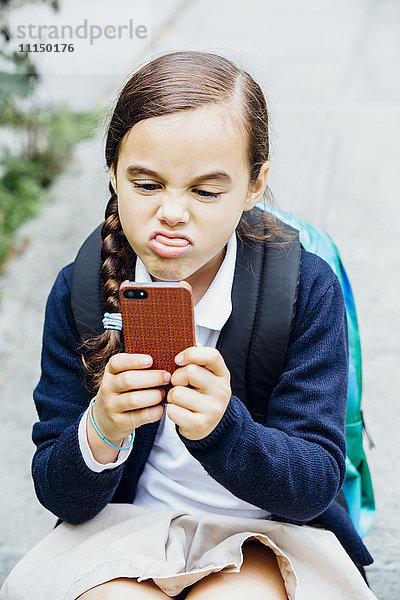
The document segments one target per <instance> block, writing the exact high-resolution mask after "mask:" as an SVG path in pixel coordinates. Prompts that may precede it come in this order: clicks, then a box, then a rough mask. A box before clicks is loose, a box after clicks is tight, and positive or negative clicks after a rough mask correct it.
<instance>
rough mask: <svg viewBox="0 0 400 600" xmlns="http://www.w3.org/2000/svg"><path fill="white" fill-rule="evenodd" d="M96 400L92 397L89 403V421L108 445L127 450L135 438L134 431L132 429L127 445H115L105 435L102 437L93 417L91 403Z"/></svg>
mask: <svg viewBox="0 0 400 600" xmlns="http://www.w3.org/2000/svg"><path fill="white" fill-rule="evenodd" d="M95 400H96V397H94V398H92V399H91V401H90V404H89V418H90V421H91V423H92V425H93V427H94V429H95V431H96V433H97V434H98V435H99V436H100V437H101V439H102V440H103V442H105V443H106V444H108V445H109V446H112V447H113V448H116V449H117V450H129V448H130V447H131V446H132V444H133V441H134V439H135V431H132V433H131V441H130V442H129V444H128V445H127V446H117V445H116V444H113V443H112V442H110V441H109V440H108V439H107V438H106V437H104V435H103V434H102V433H101V431H100V429H99V428H98V427H97V425H96V423H95V422H94V418H93V412H92V411H93V404H94V401H95Z"/></svg>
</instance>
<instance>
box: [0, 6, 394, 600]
mask: <svg viewBox="0 0 400 600" xmlns="http://www.w3.org/2000/svg"><path fill="white" fill-rule="evenodd" d="M151 4H152V7H151V8H152V11H151V13H152V17H153V18H154V19H156V21H155V23H156V26H155V27H154V28H153V37H152V40H151V44H150V45H149V46H148V47H147V49H146V50H145V51H143V52H145V53H151V55H152V56H155V55H159V54H161V53H164V52H166V51H173V50H180V49H197V50H207V51H215V52H217V53H221V54H224V55H225V56H227V57H228V58H232V59H233V60H235V61H236V62H237V63H238V64H240V65H241V66H242V67H243V68H245V69H247V70H249V71H250V72H251V74H252V75H253V76H254V77H255V79H256V80H257V81H259V83H260V84H261V85H262V87H263V89H264V91H265V93H266V96H267V101H268V103H269V107H270V112H271V122H272V135H271V144H272V153H271V163H272V165H271V169H270V187H271V189H272V191H273V193H274V196H275V199H276V201H277V203H278V204H279V206H280V207H282V208H284V209H286V210H289V211H292V212H295V213H296V214H298V215H299V216H301V217H303V218H305V219H307V220H309V221H310V222H311V223H313V224H315V225H317V226H320V227H322V228H324V229H326V230H327V231H328V233H329V234H330V235H331V236H332V237H333V238H334V239H335V241H336V243H337V245H338V247H339V248H340V250H341V254H342V258H343V261H344V264H345V266H346V269H347V271H348V274H349V277H350V281H351V283H352V287H353V292H354V294H355V299H356V304H357V309H358V315H359V322H360V323H359V324H360V331H361V342H362V350H363V360H364V407H365V413H366V419H367V423H368V426H369V429H370V430H371V433H372V436H373V438H374V441H375V443H376V448H375V449H374V450H373V451H369V452H368V458H369V463H370V466H371V469H372V476H373V480H374V484H375V488H376V502H377V509H378V510H377V517H376V520H375V523H374V525H373V527H372V529H371V532H370V533H369V534H368V535H367V538H366V543H367V545H368V547H369V549H370V551H371V553H372V555H373V556H374V558H375V562H374V564H373V565H372V566H371V567H369V568H368V569H367V574H368V577H369V580H370V582H371V586H372V589H373V591H374V592H375V594H376V596H377V598H378V599H379V600H389V599H392V598H396V597H398V596H400V544H399V542H398V540H399V539H400V535H399V534H400V525H399V519H398V507H399V500H398V498H399V492H400V485H399V477H398V475H397V476H396V473H395V470H396V469H397V473H398V464H399V458H400V457H399V454H400V452H399V442H398V439H399V436H398V434H397V424H398V423H399V416H400V415H399V411H400V409H399V402H398V389H400V385H399V384H400V381H399V379H400V377H399V369H398V368H397V360H398V359H399V358H400V346H399V342H398V332H399V325H400V323H399V321H400V311H399V303H398V300H397V299H398V292H399V278H398V275H399V272H400V268H399V267H400V258H399V252H398V243H399V242H398V240H399V239H400V238H399V233H400V226H399V222H400V205H399V203H398V197H399V192H400V183H399V179H398V177H397V176H396V172H397V170H398V157H399V150H400V142H399V140H400V135H399V134H400V109H399V97H400V83H399V79H398V77H396V74H397V73H396V71H395V66H394V65H395V64H397V61H396V59H397V58H398V57H399V55H400V52H399V50H400V48H399V46H400V35H399V33H400V7H399V5H398V3H397V2H396V1H395V0H392V1H382V2H377V1H374V0H369V1H367V0H365V1H362V0H354V1H352V2H348V1H346V0H338V2H335V3H330V2H328V1H327V0H323V1H318V2H317V1H316V0H305V1H304V2H301V3H298V2H295V1H294V0H287V1H285V2H278V1H277V0H275V1H270V0H263V1H261V0H248V1H247V2H246V3H243V2H239V1H237V0H229V1H228V0H220V1H219V2H218V3H216V2H215V1H212V0H191V1H190V0H188V1H186V2H185V1H183V2H171V1H170V0H167V1H164V2H162V1H161V0H158V1H154V2H152V3H151ZM141 51H142V50H141ZM144 57H145V54H143V53H142V54H141V56H139V55H137V56H132V60H131V61H129V60H127V56H124V57H123V60H124V65H126V72H128V71H129V70H131V69H133V68H134V67H135V64H137V63H139V62H141V61H142V60H143V59H144ZM90 81H91V80H90V78H88V79H87V86H88V88H87V89H88V94H87V95H86V94H85V89H84V88H83V89H82V90H81V93H80V96H81V97H83V98H85V97H87V98H91V100H90V101H91V102H92V103H93V102H95V101H97V102H98V103H101V104H104V103H109V102H111V98H112V96H113V94H114V93H115V91H116V90H117V88H118V86H119V85H120V83H121V78H120V76H119V75H118V76H117V77H115V78H114V77H111V76H107V77H104V78H103V81H102V85H100V83H98V87H97V88H96V90H98V92H97V96H96V99H95V98H94V95H93V92H90V93H89V87H91V85H90ZM96 81H97V80H96ZM44 84H45V85H47V86H49V87H48V88H47V93H51V85H52V84H51V78H50V79H48V80H47V81H46V82H44ZM96 85H97V84H96ZM70 102H71V104H72V105H73V102H74V99H73V98H71V99H70ZM98 133H99V134H98V136H97V137H96V139H95V140H92V141H86V142H84V143H83V144H81V145H80V146H79V147H78V148H77V153H76V158H75V162H74V163H73V164H72V165H71V167H70V169H69V170H68V171H66V172H65V173H64V174H63V175H62V176H61V178H60V179H59V180H58V182H57V183H56V186H55V192H56V194H57V201H56V202H55V203H54V204H52V205H49V206H48V207H47V208H46V210H45V211H44V213H43V214H42V215H41V216H40V217H38V218H35V219H33V220H32V221H31V222H29V223H27V224H25V225H24V226H23V228H21V231H20V232H19V236H18V237H19V239H20V240H24V239H27V240H28V245H27V246H26V249H25V250H24V251H23V253H22V254H21V255H19V256H17V257H16V258H14V259H13V261H12V262H10V263H9V265H8V268H7V271H6V273H5V274H4V275H3V276H2V277H1V278H0V287H1V293H2V303H1V307H0V323H1V331H2V337H1V340H0V356H1V361H0V363H1V366H0V368H1V374H0V377H1V378H2V379H1V380H0V385H1V387H0V394H1V402H0V411H1V420H2V423H3V436H2V438H1V442H0V443H1V452H0V467H1V473H2V481H3V485H4V488H3V489H4V490H6V493H5V494H2V497H1V498H0V510H1V515H2V523H1V525H0V558H1V559H2V567H1V579H3V578H4V576H5V575H6V574H7V572H8V571H9V570H10V568H11V567H12V566H13V564H15V562H16V560H18V558H19V557H20V556H21V555H22V554H23V553H24V552H26V550H27V549H28V548H30V547H31V546H32V545H33V544H34V543H35V542H36V541H38V540H39V539H40V538H41V537H43V535H44V534H45V533H47V532H48V531H49V530H50V529H51V527H52V526H53V524H54V521H55V519H54V517H53V516H52V515H50V514H49V513H47V512H46V511H45V510H44V509H43V508H42V507H41V506H40V505H39V504H38V502H37V501H36V499H35V497H34V494H33V490H32V484H31V480H30V473H29V468H30V460H31V456H32V453H33V445H32V443H31V442H30V432H31V427H32V423H33V422H34V420H35V418H36V415H35V412H34V408H33V404H32V399H31V395H32V389H33V388H34V386H35V385H36V383H37V380H38V377H39V372H40V371H39V358H40V356H39V355H40V345H41V331H42V325H43V316H44V304H45V301H46V297H47V295H48V292H49V290H50V288H51V285H52V283H53V281H54V279H55V277H56V275H57V273H58V271H59V269H60V268H62V267H63V266H64V265H65V264H67V263H68V262H71V261H72V260H73V259H74V257H75V254H76V251H77V249H78V248H79V246H80V243H81V241H82V240H83V239H84V238H85V236H86V235H87V234H88V233H89V232H90V231H91V230H92V229H93V228H94V227H95V226H96V225H97V224H98V223H99V222H100V220H101V219H102V217H103V211H104V206H105V201H106V197H107V185H106V181H107V178H106V173H105V170H104V167H103V158H102V139H101V136H102V131H100V130H99V132H98Z"/></svg>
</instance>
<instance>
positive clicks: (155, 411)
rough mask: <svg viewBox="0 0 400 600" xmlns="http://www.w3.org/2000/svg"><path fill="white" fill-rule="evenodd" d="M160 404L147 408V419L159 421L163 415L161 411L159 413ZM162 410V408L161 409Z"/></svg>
mask: <svg viewBox="0 0 400 600" xmlns="http://www.w3.org/2000/svg"><path fill="white" fill-rule="evenodd" d="M159 407H160V405H157V406H151V407H150V408H148V409H147V414H148V417H149V419H151V422H152V423H154V422H155V421H159V420H160V419H161V417H162V415H163V413H161V415H160V408H159ZM163 412H164V409H163Z"/></svg>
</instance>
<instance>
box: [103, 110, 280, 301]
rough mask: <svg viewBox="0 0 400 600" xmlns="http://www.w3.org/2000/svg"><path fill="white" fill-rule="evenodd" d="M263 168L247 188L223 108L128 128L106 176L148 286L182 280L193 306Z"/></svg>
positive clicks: (239, 145)
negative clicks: (189, 290)
mask: <svg viewBox="0 0 400 600" xmlns="http://www.w3.org/2000/svg"><path fill="white" fill-rule="evenodd" d="M268 168H269V163H265V164H264V165H263V167H262V169H261V171H260V175H259V178H258V181H257V184H256V185H255V186H254V187H253V188H252V189H249V167H248V163H247V157H246V146H245V139H244V136H243V134H242V133H240V132H239V131H238V128H237V127H235V126H234V125H233V123H232V121H231V117H230V110H229V109H228V108H226V107H224V106H222V105H218V104H213V105H206V106H204V107H200V108H196V109H194V110H189V111H183V112H181V113H174V114H171V115H165V116H161V117H152V118H149V119H146V120H144V121H140V122H139V123H137V124H136V125H134V126H133V127H132V129H131V130H130V131H129V132H128V133H127V134H126V135H125V136H124V138H123V140H122V143H121V147H120V152H119V157H118V163H117V169H116V172H115V171H114V169H113V168H111V169H110V175H111V182H112V184H113V187H114V190H115V192H116V193H117V196H118V210H119V218H120V221H121V225H122V228H123V230H124V233H125V235H126V238H127V240H128V242H129V243H130V245H131V247H132V248H133V250H134V251H135V253H136V254H137V255H138V256H139V257H140V259H141V260H142V261H143V263H144V265H145V266H146V268H147V270H148V271H149V273H150V274H151V276H152V279H153V281H181V280H186V281H188V282H189V283H190V284H191V285H192V288H193V293H194V301H195V303H196V302H197V301H198V300H199V299H200V298H201V296H202V295H203V294H204V293H205V291H206V290H207V288H208V287H209V285H210V284H211V282H212V280H213V278H214V277H215V275H216V273H217V271H218V269H219V267H220V266H221V264H222V261H223V259H224V256H225V247H226V244H227V241H228V240H229V238H230V236H231V235H232V233H233V231H234V230H235V228H236V226H237V224H238V222H239V220H240V217H241V215H242V212H243V211H247V210H250V209H251V208H253V206H254V205H255V204H256V203H257V202H258V201H259V200H260V198H261V197H262V194H263V192H264V190H265V187H266V177H267V172H268Z"/></svg>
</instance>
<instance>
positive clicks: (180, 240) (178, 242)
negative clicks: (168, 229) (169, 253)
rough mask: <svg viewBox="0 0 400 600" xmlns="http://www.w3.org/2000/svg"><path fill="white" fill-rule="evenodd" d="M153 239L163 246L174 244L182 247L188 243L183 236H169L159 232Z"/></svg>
mask: <svg viewBox="0 0 400 600" xmlns="http://www.w3.org/2000/svg"><path fill="white" fill-rule="evenodd" d="M154 239H155V240H156V242H158V243H159V244H164V246H175V247H178V248H183V247H184V246H188V245H189V244H190V242H189V241H188V240H186V239H185V238H169V237H167V236H166V235H161V234H160V233H159V234H158V235H156V237H155V238H154Z"/></svg>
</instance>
